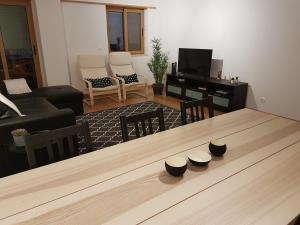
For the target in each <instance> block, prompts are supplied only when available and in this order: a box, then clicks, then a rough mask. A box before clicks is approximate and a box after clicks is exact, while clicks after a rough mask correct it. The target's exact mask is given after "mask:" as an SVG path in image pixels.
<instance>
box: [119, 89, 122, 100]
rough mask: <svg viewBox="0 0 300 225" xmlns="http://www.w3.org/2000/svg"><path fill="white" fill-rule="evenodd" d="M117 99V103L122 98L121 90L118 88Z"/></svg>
mask: <svg viewBox="0 0 300 225" xmlns="http://www.w3.org/2000/svg"><path fill="white" fill-rule="evenodd" d="M118 99H119V102H121V101H122V96H121V90H120V88H118Z"/></svg>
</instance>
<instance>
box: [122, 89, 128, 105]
mask: <svg viewBox="0 0 300 225" xmlns="http://www.w3.org/2000/svg"><path fill="white" fill-rule="evenodd" d="M122 88H123V101H124V103H125V102H126V98H127V97H126V88H125V86H123V87H122Z"/></svg>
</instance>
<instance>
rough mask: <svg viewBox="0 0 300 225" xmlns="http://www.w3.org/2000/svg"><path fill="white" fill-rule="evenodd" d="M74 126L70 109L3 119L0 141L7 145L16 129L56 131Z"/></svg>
mask: <svg viewBox="0 0 300 225" xmlns="http://www.w3.org/2000/svg"><path fill="white" fill-rule="evenodd" d="M74 124H76V120H75V114H74V112H73V111H72V110H71V109H61V110H57V111H55V112H49V113H41V114H34V115H29V116H23V117H15V118H11V119H4V120H1V121H0V140H1V143H2V144H3V143H9V142H10V141H11V140H12V135H11V131H12V130H15V129H18V128H24V129H26V130H27V131H28V132H33V131H39V130H52V129H58V128H62V127H66V126H71V125H74Z"/></svg>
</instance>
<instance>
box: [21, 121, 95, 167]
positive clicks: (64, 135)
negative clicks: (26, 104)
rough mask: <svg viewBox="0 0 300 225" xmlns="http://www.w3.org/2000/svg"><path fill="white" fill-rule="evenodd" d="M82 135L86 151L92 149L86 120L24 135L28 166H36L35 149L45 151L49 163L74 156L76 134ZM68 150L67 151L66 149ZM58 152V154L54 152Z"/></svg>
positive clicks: (75, 152)
mask: <svg viewBox="0 0 300 225" xmlns="http://www.w3.org/2000/svg"><path fill="white" fill-rule="evenodd" d="M78 134H79V135H81V136H83V137H84V141H85V148H86V151H92V142H91V136H90V131H89V125H88V123H87V122H84V123H82V124H81V125H74V126H69V127H64V128H60V129H56V130H50V131H45V132H41V133H38V134H33V135H26V136H24V141H25V149H26V153H27V158H28V163H29V167H30V168H31V169H32V168H35V167H37V166H38V160H37V157H36V153H37V152H36V151H37V150H40V151H45V150H46V151H47V154H48V159H49V163H53V162H56V161H59V160H63V159H66V158H69V157H73V156H76V155H77V154H78V153H77V151H76V148H77V143H75V142H76V141H77V139H78V138H77V135H78ZM66 150H68V151H66ZM55 153H58V154H55Z"/></svg>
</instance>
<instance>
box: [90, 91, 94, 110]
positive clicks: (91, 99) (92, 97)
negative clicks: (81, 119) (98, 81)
mask: <svg viewBox="0 0 300 225" xmlns="http://www.w3.org/2000/svg"><path fill="white" fill-rule="evenodd" d="M89 93H90V102H91V106H94V95H93V91H92V90H89Z"/></svg>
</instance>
